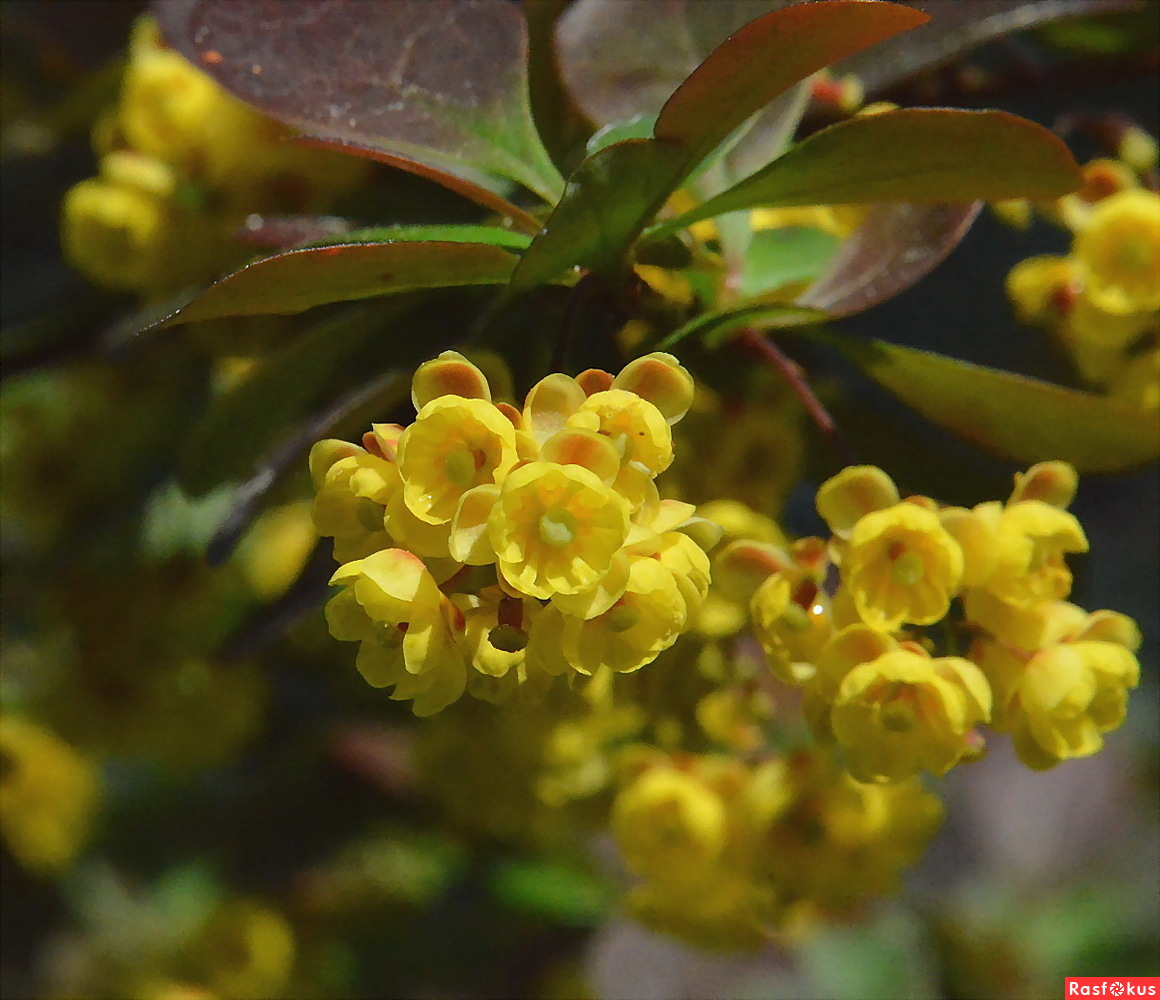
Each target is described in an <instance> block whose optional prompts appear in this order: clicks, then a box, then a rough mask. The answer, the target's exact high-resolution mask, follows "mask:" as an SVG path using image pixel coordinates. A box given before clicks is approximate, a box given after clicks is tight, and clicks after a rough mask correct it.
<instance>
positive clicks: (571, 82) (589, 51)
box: [556, 0, 808, 195]
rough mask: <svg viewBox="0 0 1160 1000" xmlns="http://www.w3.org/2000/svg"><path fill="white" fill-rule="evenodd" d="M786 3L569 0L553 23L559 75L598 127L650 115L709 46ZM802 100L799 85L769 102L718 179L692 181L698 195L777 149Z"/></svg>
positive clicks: (782, 145) (755, 165) (795, 119)
mask: <svg viewBox="0 0 1160 1000" xmlns="http://www.w3.org/2000/svg"><path fill="white" fill-rule="evenodd" d="M788 2H789V0H713V2H711V3H705V2H704V0H576V2H575V3H573V4H572V5H571V6H570V7H569V8H568V10H567V11H566V12H565V14H564V15H563V17H561V19H560V21H559V23H558V25H557V30H556V48H557V51H558V53H559V57H560V66H561V71H562V73H563V75H564V78H565V80H566V82H567V83H568V86H569V88H570V90H571V91H572V94H573V96H574V97H575V99H576V102H577V103H578V104H579V105H580V106H581V107H582V108H583V109H584V111H585V112H586V113H587V114H588V116H589V118H591V119H592V120H593V121H594V122H596V123H597V124H598V125H601V126H605V125H613V124H615V123H618V122H624V121H628V120H630V119H634V118H647V117H649V116H652V117H654V118H655V116H656V115H657V114H659V113H660V110H661V108H662V107H664V104H665V101H667V100H668V99H669V97H670V96H671V95H672V93H673V91H675V90H676V89H677V87H679V86H680V85H681V83H682V82H683V81H684V79H685V77H687V76H688V75H689V74H690V73H692V72H693V70H695V69H696V68H697V66H698V65H700V63H701V62H702V60H704V58H705V57H706V56H707V55H708V54H709V53H710V52H712V51H713V49H715V48H716V47H717V46H718V45H720V44H721V43H722V42H723V41H725V39H726V38H728V37H729V36H730V35H731V34H733V32H735V31H737V30H738V29H739V28H741V27H742V26H743V25H745V24H748V23H749V22H750V21H752V20H753V19H754V18H757V17H760V16H761V15H763V14H768V13H770V12H772V11H775V10H780V9H781V8H783V7H785V6H787V5H788ZM799 91H800V92H799ZM807 97H808V92H807V90H806V89H805V88H804V86H803V87H798V88H794V90H792V91H789V92H787V93H785V94H782V95H781V96H780V97H777V98H775V99H774V100H773V101H772V102H770V104H769V105H768V106H767V107H766V108H765V109H764V110H763V111H761V112H760V113H759V114H758V115H757V117H756V118H755V119H754V120H753V121H752V122H750V123H749V125H748V126H747V127H746V128H745V131H744V135H742V136H740V137H739V139H738V141H737V143H736V145H734V146H733V148H732V149H731V150H729V152H728V153H727V154H726V155H725V157H724V169H723V170H722V171H721V175H720V177H717V176H713V177H702V178H699V179H698V181H697V184H696V185H695V186H696V187H697V189H698V191H701V192H702V193H703V194H705V195H708V194H715V193H716V192H718V191H720V190H722V189H723V188H725V187H728V186H729V185H730V184H731V183H733V182H734V181H736V180H737V179H739V178H741V177H744V176H746V175H747V174H750V173H752V172H753V171H754V170H757V169H758V168H759V167H762V166H764V165H765V164H766V163H768V162H769V161H770V160H771V159H773V157H775V156H777V155H779V154H780V153H782V152H784V151H785V148H786V146H787V145H788V144H789V140H790V139H791V138H792V137H793V132H794V130H795V129H796V128H797V125H798V122H799V121H800V120H801V115H802V113H803V112H804V110H805V106H806V98H807ZM618 138H626V137H625V136H618Z"/></svg>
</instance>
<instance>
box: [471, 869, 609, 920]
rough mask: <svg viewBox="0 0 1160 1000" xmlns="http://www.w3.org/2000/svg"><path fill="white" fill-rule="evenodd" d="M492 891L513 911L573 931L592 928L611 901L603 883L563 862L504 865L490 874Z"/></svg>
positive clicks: (587, 872)
mask: <svg viewBox="0 0 1160 1000" xmlns="http://www.w3.org/2000/svg"><path fill="white" fill-rule="evenodd" d="M491 888H492V892H494V893H495V895H496V896H497V897H498V899H499V900H500V902H502V903H503V904H504V905H505V906H508V907H509V908H511V909H513V910H522V911H524V912H526V913H528V914H531V915H534V916H538V917H541V918H543V917H546V918H548V919H551V920H554V921H556V922H557V923H560V924H566V925H568V926H572V927H593V926H595V925H596V924H598V923H599V922H600V921H601V919H602V918H603V917H604V916H605V915H607V913H608V911H609V909H610V908H611V906H612V900H613V893H612V890H611V887H610V886H609V885H608V884H607V883H606V882H605V881H603V880H602V879H600V878H598V877H597V876H596V875H595V874H594V873H593V872H592V871H591V870H590V869H589V868H586V867H582V866H580V865H578V864H575V863H570V862H568V861H566V860H563V859H539V860H534V861H531V860H530V861H507V862H503V863H501V864H500V865H498V866H497V867H496V869H495V870H494V871H493V872H492V875H491Z"/></svg>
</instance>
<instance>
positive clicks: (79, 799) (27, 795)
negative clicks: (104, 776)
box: [0, 712, 100, 873]
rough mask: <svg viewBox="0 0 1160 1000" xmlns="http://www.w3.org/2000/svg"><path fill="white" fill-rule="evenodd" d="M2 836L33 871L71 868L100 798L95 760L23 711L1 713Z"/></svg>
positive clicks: (10, 848) (84, 839)
mask: <svg viewBox="0 0 1160 1000" xmlns="http://www.w3.org/2000/svg"><path fill="white" fill-rule="evenodd" d="M0 767H2V769H0V835H2V836H3V840H4V843H5V845H6V846H7V848H8V850H10V851H11V852H12V854H13V856H14V857H15V858H16V859H17V860H18V861H20V863H21V864H22V865H24V866H25V867H26V868H28V869H29V870H30V871H34V872H38V873H56V872H59V871H61V870H64V869H67V868H68V867H69V866H70V865H71V864H72V862H73V860H74V859H75V858H76V856H77V854H78V853H79V852H80V851H81V849H82V848H83V847H84V846H85V843H86V841H87V840H88V836H89V832H90V830H91V828H92V825H93V814H94V812H95V811H96V808H97V805H98V799H99V792H100V787H99V779H98V774H97V768H96V765H95V764H94V763H93V761H91V760H90V759H89V758H87V757H85V756H83V755H81V754H80V753H79V752H78V751H77V750H75V749H74V748H73V747H71V746H70V745H69V744H67V743H65V742H64V741H63V740H61V739H60V738H59V737H58V736H57V735H56V734H55V733H53V732H52V731H50V730H48V729H46V728H44V727H43V726H41V725H40V724H38V723H36V722H33V721H32V720H31V719H28V718H25V717H24V716H22V715H16V714H13V713H8V712H5V713H4V714H2V715H0Z"/></svg>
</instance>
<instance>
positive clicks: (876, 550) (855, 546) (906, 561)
mask: <svg viewBox="0 0 1160 1000" xmlns="http://www.w3.org/2000/svg"><path fill="white" fill-rule="evenodd" d="M962 576H963V551H962V549H961V548H960V547H959V544H958V542H956V541H955V540H954V539H953V538H952V537H951V536H950V534H948V533H947V531H946V530H945V529H944V528H943V527H942V525H941V524H940V523H939V517H938V515H937V514H935V513H934V512H933V511H930V510H926V509H924V508H922V507H919V506H918V505H917V504H913V503H908V502H904V503H899V504H895V505H894V506H892V507H888V508H886V509H885V510H879V511H874V512H873V513H870V514H866V515H865V516H864V517H861V518H859V520H858V522H857V523H856V524H855V525H854V528H853V530H852V532H851V533H850V542H849V546H848V547H847V548H846V550H845V552H844V553H843V554H842V583H843V585H844V586H845V587H846V588H848V590H849V593H850V596H851V597H852V598H853V601H854V606H855V607H856V608H857V611H858V614H859V616H860V617H861V618H862V620H863V621H865V622H866V623H867V624H870V625H874V626H876V627H878V628H883V629H895V628H898V627H899V626H900V625H902V624H903V623H904V622H911V623H914V624H916V625H929V624H932V623H933V622H936V621H938V620H939V619H940V618H942V617H943V616H944V615H945V614H946V613H947V608H948V607H949V606H950V602H951V598H952V597H953V596H954V595H955V592H956V591H957V590H958V588H959V584H960V583H961V581H962Z"/></svg>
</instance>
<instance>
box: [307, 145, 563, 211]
mask: <svg viewBox="0 0 1160 1000" xmlns="http://www.w3.org/2000/svg"><path fill="white" fill-rule="evenodd" d="M295 142H297V143H298V144H299V145H302V146H314V147H317V148H319V149H333V150H336V151H338V152H341V153H349V154H350V155H351V156H361V157H363V158H364V159H367V160H374V161H375V162H376V163H382V164H384V165H386V166H388V167H394V168H395V169H396V170H404V171H406V172H407V173H409V174H414V175H415V176H416V177H422V178H423V179H424V180H429V181H432V182H434V183H435V184H439V185H440V186H442V187H445V188H447V189H448V190H449V191H454V192H455V193H456V194H457V195H459V196H461V197H463V198H466V199H467V200H468V201H473V202H475V204H477V205H479V206H480V207H481V208H486V209H488V210H489V211H491V212H495V213H496V214H497V215H500V216H502V217H503V218H506V219H511V220H512V225H513V226H514V227H515V228H517V229H522V230H523V231H524V232H526V233H530V234H535V233H538V232H539V231H540V222H539V220H538V219H536V218H535V217H533V216H531V215H528V213H527V212H525V211H524V210H523V209H522V208H520V207H519V206H518V205H513V204H512V203H511V202H510V201H508V200H507V199H506V198H502V197H500V196H499V195H498V194H496V193H495V192H494V191H490V190H488V189H487V188H485V187H483V186H482V185H481V184H476V183H475V182H474V181H471V180H468V179H467V178H466V177H460V176H459V175H458V174H449V173H448V172H447V171H446V170H440V169H439V168H438V167H432V166H430V165H428V164H426V163H419V162H418V161H416V160H408V159H406V158H405V157H402V156H394V155H393V154H391V153H387V152H384V151H383V150H381V149H371V148H370V147H369V146H360V145H358V144H357V143H353V142H339V141H338V140H335V139H324V138H322V137H320V136H315V135H307V136H300V137H298V138H297V139H296V140H295Z"/></svg>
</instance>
